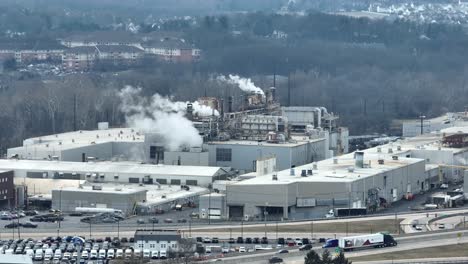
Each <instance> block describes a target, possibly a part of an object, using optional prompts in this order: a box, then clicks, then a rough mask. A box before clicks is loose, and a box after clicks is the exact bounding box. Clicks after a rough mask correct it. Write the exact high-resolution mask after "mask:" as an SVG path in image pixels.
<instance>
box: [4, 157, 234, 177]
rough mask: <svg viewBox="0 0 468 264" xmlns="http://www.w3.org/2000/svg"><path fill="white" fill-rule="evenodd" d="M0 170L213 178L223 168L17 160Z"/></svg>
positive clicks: (9, 161) (10, 161)
mask: <svg viewBox="0 0 468 264" xmlns="http://www.w3.org/2000/svg"><path fill="white" fill-rule="evenodd" d="M0 169H8V170H31V171H56V172H67V173H73V172H76V173H104V174H110V175H114V174H117V175H120V174H144V175H168V176H171V175H183V176H197V177H213V176H215V175H217V174H218V172H220V171H221V170H222V171H223V172H225V171H224V170H223V169H222V168H221V167H211V166H177V165H161V164H159V165H153V164H141V163H136V162H111V161H103V162H71V161H48V160H16V159H0Z"/></svg>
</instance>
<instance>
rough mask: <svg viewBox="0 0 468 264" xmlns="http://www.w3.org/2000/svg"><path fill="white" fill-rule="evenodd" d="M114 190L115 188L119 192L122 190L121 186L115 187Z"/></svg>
mask: <svg viewBox="0 0 468 264" xmlns="http://www.w3.org/2000/svg"><path fill="white" fill-rule="evenodd" d="M114 190H116V191H117V192H120V191H122V188H115V189H114Z"/></svg>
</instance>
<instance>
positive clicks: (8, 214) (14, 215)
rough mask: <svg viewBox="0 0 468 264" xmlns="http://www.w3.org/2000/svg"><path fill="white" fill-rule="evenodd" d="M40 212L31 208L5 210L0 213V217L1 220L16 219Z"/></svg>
mask: <svg viewBox="0 0 468 264" xmlns="http://www.w3.org/2000/svg"><path fill="white" fill-rule="evenodd" d="M37 214H39V212H37V211H34V210H31V211H21V210H18V211H3V212H1V213H0V219H1V220H14V219H19V218H23V217H26V216H34V215H37Z"/></svg>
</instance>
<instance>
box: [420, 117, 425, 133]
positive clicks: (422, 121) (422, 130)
mask: <svg viewBox="0 0 468 264" xmlns="http://www.w3.org/2000/svg"><path fill="white" fill-rule="evenodd" d="M425 118H426V116H425V115H422V114H421V115H420V116H419V119H420V120H421V135H422V134H424V119H425Z"/></svg>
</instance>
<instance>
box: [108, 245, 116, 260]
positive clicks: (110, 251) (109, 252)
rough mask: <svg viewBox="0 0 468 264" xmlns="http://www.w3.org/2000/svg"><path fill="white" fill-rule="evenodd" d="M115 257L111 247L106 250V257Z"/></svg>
mask: <svg viewBox="0 0 468 264" xmlns="http://www.w3.org/2000/svg"><path fill="white" fill-rule="evenodd" d="M114 257H115V251H114V249H113V248H110V249H108V250H107V259H113V258H114Z"/></svg>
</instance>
